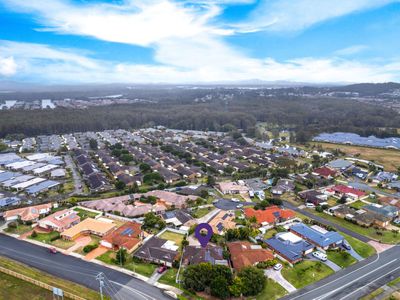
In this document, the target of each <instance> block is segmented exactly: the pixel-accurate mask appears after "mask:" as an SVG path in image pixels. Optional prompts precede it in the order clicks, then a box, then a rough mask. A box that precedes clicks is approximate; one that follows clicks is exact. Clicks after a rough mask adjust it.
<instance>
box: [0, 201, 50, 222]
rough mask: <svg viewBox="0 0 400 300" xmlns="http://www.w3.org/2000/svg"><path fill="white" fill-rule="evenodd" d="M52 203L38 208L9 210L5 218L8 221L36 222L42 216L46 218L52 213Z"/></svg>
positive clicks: (37, 206)
mask: <svg viewBox="0 0 400 300" xmlns="http://www.w3.org/2000/svg"><path fill="white" fill-rule="evenodd" d="M52 207H53V204H52V203H47V204H41V205H36V206H29V207H24V208H17V209H12V210H7V211H6V212H5V213H4V215H3V217H4V219H5V220H6V222H8V221H15V220H18V219H20V220H21V221H22V222H36V221H38V220H39V217H40V216H44V215H46V214H48V213H49V212H50V211H51V208H52Z"/></svg>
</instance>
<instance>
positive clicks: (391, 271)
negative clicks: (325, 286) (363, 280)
mask: <svg viewBox="0 0 400 300" xmlns="http://www.w3.org/2000/svg"><path fill="white" fill-rule="evenodd" d="M398 269H400V267H397V268H396V269H393V270H390V271H389V272H387V273H386V274H384V275H382V276H379V277H378V278H376V279H374V280H372V281H371V282H369V283H367V284H366V285H364V286H362V287H360V288H358V289H356V290H355V291H353V292H351V293H350V294H348V295H346V296H344V297H343V298H341V300H342V299H345V298H346V297H348V296H350V295H352V294H354V293H355V292H358V291H359V290H361V289H363V288H365V287H366V286H368V285H370V284H371V283H374V282H375V281H377V280H379V279H381V278H382V277H385V276H386V275H388V274H390V273H393V272H394V271H397V270H398Z"/></svg>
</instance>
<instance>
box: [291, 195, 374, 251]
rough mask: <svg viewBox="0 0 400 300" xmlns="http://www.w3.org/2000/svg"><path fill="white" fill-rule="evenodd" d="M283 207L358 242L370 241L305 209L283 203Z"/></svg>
mask: <svg viewBox="0 0 400 300" xmlns="http://www.w3.org/2000/svg"><path fill="white" fill-rule="evenodd" d="M283 206H285V207H287V208H289V209H291V210H294V211H297V212H299V213H301V214H303V215H305V216H307V217H309V218H310V219H314V220H315V221H318V222H320V223H321V224H325V225H329V226H332V227H333V228H336V229H337V230H340V231H342V232H344V233H345V234H347V235H350V236H352V237H354V238H356V239H358V240H360V241H363V242H364V243H368V242H369V241H371V239H370V238H368V237H366V236H363V235H361V234H358V233H357V232H354V231H351V230H348V229H347V228H345V227H342V226H340V225H338V224H336V223H333V222H331V221H328V220H326V219H324V218H322V217H319V216H316V215H314V214H313V213H310V212H308V211H307V210H305V209H300V208H298V207H296V206H294V205H293V204H291V203H290V202H287V201H283Z"/></svg>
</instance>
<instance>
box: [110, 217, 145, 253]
mask: <svg viewBox="0 0 400 300" xmlns="http://www.w3.org/2000/svg"><path fill="white" fill-rule="evenodd" d="M141 236H142V229H141V225H140V224H139V223H135V222H128V223H125V224H124V225H122V226H121V227H119V228H118V229H116V230H115V231H113V232H111V233H109V234H107V235H106V236H104V238H103V241H106V242H108V243H110V244H112V245H113V246H118V247H124V248H125V249H127V250H130V249H132V248H134V247H135V246H136V245H137V244H139V243H140V241H141Z"/></svg>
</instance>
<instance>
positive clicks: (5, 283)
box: [0, 272, 53, 300]
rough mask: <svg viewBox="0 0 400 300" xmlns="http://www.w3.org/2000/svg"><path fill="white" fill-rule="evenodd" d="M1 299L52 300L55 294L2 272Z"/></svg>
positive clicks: (0, 283)
mask: <svg viewBox="0 0 400 300" xmlns="http://www.w3.org/2000/svg"><path fill="white" fill-rule="evenodd" d="M0 286H1V288H0V299H4V300H6V299H15V300H24V299H26V296H27V295H29V299H31V300H51V299H53V293H52V292H51V291H49V290H46V289H44V288H41V287H39V286H37V285H34V284H32V283H29V282H27V281H24V280H22V279H18V278H16V277H13V276H10V275H7V274H5V273H2V272H0Z"/></svg>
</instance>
